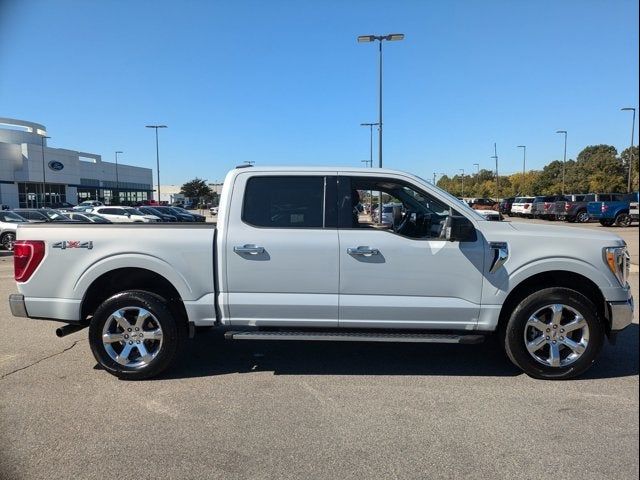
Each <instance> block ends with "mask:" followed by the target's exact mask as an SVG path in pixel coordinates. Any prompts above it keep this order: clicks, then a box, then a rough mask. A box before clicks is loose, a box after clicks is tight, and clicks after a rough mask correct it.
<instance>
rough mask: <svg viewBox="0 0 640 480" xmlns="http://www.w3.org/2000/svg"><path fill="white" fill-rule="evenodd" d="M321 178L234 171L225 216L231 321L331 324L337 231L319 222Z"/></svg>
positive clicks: (322, 211)
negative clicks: (236, 173)
mask: <svg viewBox="0 0 640 480" xmlns="http://www.w3.org/2000/svg"><path fill="white" fill-rule="evenodd" d="M329 178H332V180H333V183H332V185H333V195H326V188H325V184H326V181H327V177H326V176H325V175H322V174H319V173H318V174H316V175H314V174H313V173H306V172H305V174H304V175H278V174H271V175H270V174H268V173H260V174H257V175H252V174H251V171H250V170H249V171H247V172H246V173H242V174H240V175H238V176H237V177H236V180H235V183H234V185H233V192H232V200H231V208H230V210H229V215H228V218H224V219H221V220H222V221H225V222H226V226H227V228H226V232H227V233H226V235H227V236H226V238H225V239H222V240H223V241H224V242H225V244H224V245H225V246H224V249H225V258H226V277H227V281H226V284H227V292H222V293H223V308H225V309H226V310H227V312H226V314H227V315H228V318H229V319H230V323H231V324H232V325H254V326H290V325H295V326H301V325H304V326H315V327H335V326H337V325H338V233H337V230H336V226H335V223H334V224H333V225H328V224H327V222H326V221H325V219H326V213H327V211H328V210H329V209H327V208H325V205H326V202H329V199H328V198H329V197H332V201H333V202H334V204H333V212H335V176H334V177H329Z"/></svg>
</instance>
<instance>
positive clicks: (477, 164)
mask: <svg viewBox="0 0 640 480" xmlns="http://www.w3.org/2000/svg"><path fill="white" fill-rule="evenodd" d="M473 166H474V167H476V173H480V164H479V163H474V164H473Z"/></svg>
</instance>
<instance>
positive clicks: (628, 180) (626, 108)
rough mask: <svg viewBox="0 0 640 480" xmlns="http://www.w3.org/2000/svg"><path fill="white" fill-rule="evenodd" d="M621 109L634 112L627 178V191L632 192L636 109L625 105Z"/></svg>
mask: <svg viewBox="0 0 640 480" xmlns="http://www.w3.org/2000/svg"><path fill="white" fill-rule="evenodd" d="M620 110H621V111H623V112H628V111H632V112H633V120H632V122H631V148H630V149H629V174H628V179H627V193H631V167H632V166H633V134H634V133H635V127H636V109H635V108H632V107H625V108H621V109H620Z"/></svg>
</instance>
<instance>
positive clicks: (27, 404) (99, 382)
mask: <svg viewBox="0 0 640 480" xmlns="http://www.w3.org/2000/svg"><path fill="white" fill-rule="evenodd" d="M576 228H601V227H599V225H594V226H591V225H589V226H578V227H576ZM612 230H615V231H616V233H618V232H620V231H621V230H622V229H612ZM633 231H635V240H636V244H635V245H636V247H635V250H634V252H635V258H636V259H637V254H638V248H637V229H636V228H634V229H633ZM621 233H624V236H626V233H625V232H621ZM629 236H633V235H632V231H631V230H630V231H629ZM627 241H628V242H629V240H627ZM632 248H633V247H632ZM11 262H12V259H11V257H10V256H7V255H3V256H0V327H2V332H3V333H2V335H0V478H2V479H45V478H46V479H68V478H77V479H103V478H105V477H107V476H117V477H118V478H120V479H129V478H135V479H141V478H170V479H174V478H175V479H178V478H188V479H195V478H198V479H199V478H220V479H230V478H259V479H263V478H264V479H266V478H338V477H339V478H342V479H351V478H353V479H356V478H357V479H362V478H402V479H405V478H451V479H457V478H473V479H476V478H486V479H495V478H509V479H513V478H515V479H525V478H526V479H536V478H546V477H554V478H567V479H571V478H580V479H591V478H593V479H601V478H637V475H638V467H639V465H638V453H639V448H638V433H639V431H638V406H639V405H638V349H639V346H638V316H637V311H636V317H635V320H634V325H632V326H631V327H629V328H628V329H627V330H625V331H624V332H623V333H622V334H621V335H620V336H619V338H618V343H617V345H615V346H611V345H608V344H607V345H605V347H604V349H603V352H602V354H601V356H600V358H599V361H598V363H597V364H596V365H595V366H594V367H593V368H592V369H591V370H590V371H589V372H588V373H587V374H586V375H585V376H584V377H582V378H580V379H577V380H572V381H564V382H551V381H538V380H533V379H531V378H529V377H527V376H526V375H524V374H522V373H520V372H519V371H518V370H517V369H516V368H515V367H513V366H511V364H510V363H509V362H508V360H506V358H505V357H504V356H503V354H502V353H501V352H499V351H498V350H497V349H496V347H495V346H494V344H493V343H491V342H488V343H485V344H482V345H474V346H457V345H429V344H397V345H393V344H364V343H363V344H357V343H351V344H347V343H313V342H311V343H303V342H281V343H278V342H244V343H243V342H235V343H233V342H226V341H224V340H223V339H222V337H221V335H220V334H219V333H217V332H208V333H206V334H202V335H199V336H198V337H196V338H195V339H193V340H192V341H190V342H189V344H188V345H187V348H186V351H185V352H184V353H183V355H182V357H181V359H180V361H179V362H178V364H177V365H176V366H175V368H173V369H172V370H171V371H170V372H169V373H168V374H167V375H165V376H163V377H161V378H159V379H156V380H151V381H145V382H125V381H119V380H117V379H116V378H114V377H112V376H110V375H109V374H107V373H106V372H104V371H101V370H99V369H97V368H96V367H95V365H96V362H95V361H94V359H93V357H92V355H91V352H90V350H89V346H88V344H87V340H86V331H81V332H78V333H75V334H73V335H70V336H68V337H65V338H63V339H58V338H57V337H56V336H55V335H54V328H55V327H56V326H57V325H59V324H57V323H54V322H46V321H36V320H27V319H17V318H13V317H12V316H11V314H10V311H9V308H8V305H7V302H6V298H7V296H8V295H9V294H10V293H12V292H15V291H16V290H15V284H14V282H13V278H12V273H13V272H12V263H11ZM636 264H637V261H636ZM631 283H632V286H633V289H634V291H635V292H636V298H637V292H638V274H637V273H634V274H632V277H631Z"/></svg>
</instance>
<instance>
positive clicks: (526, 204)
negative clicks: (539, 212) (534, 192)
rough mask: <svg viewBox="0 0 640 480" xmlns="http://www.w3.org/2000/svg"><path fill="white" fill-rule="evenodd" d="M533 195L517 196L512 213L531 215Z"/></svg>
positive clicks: (518, 215) (524, 215)
mask: <svg viewBox="0 0 640 480" xmlns="http://www.w3.org/2000/svg"><path fill="white" fill-rule="evenodd" d="M532 203H533V197H516V199H515V200H514V201H513V204H512V205H511V215H514V216H516V217H530V216H531V204H532Z"/></svg>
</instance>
